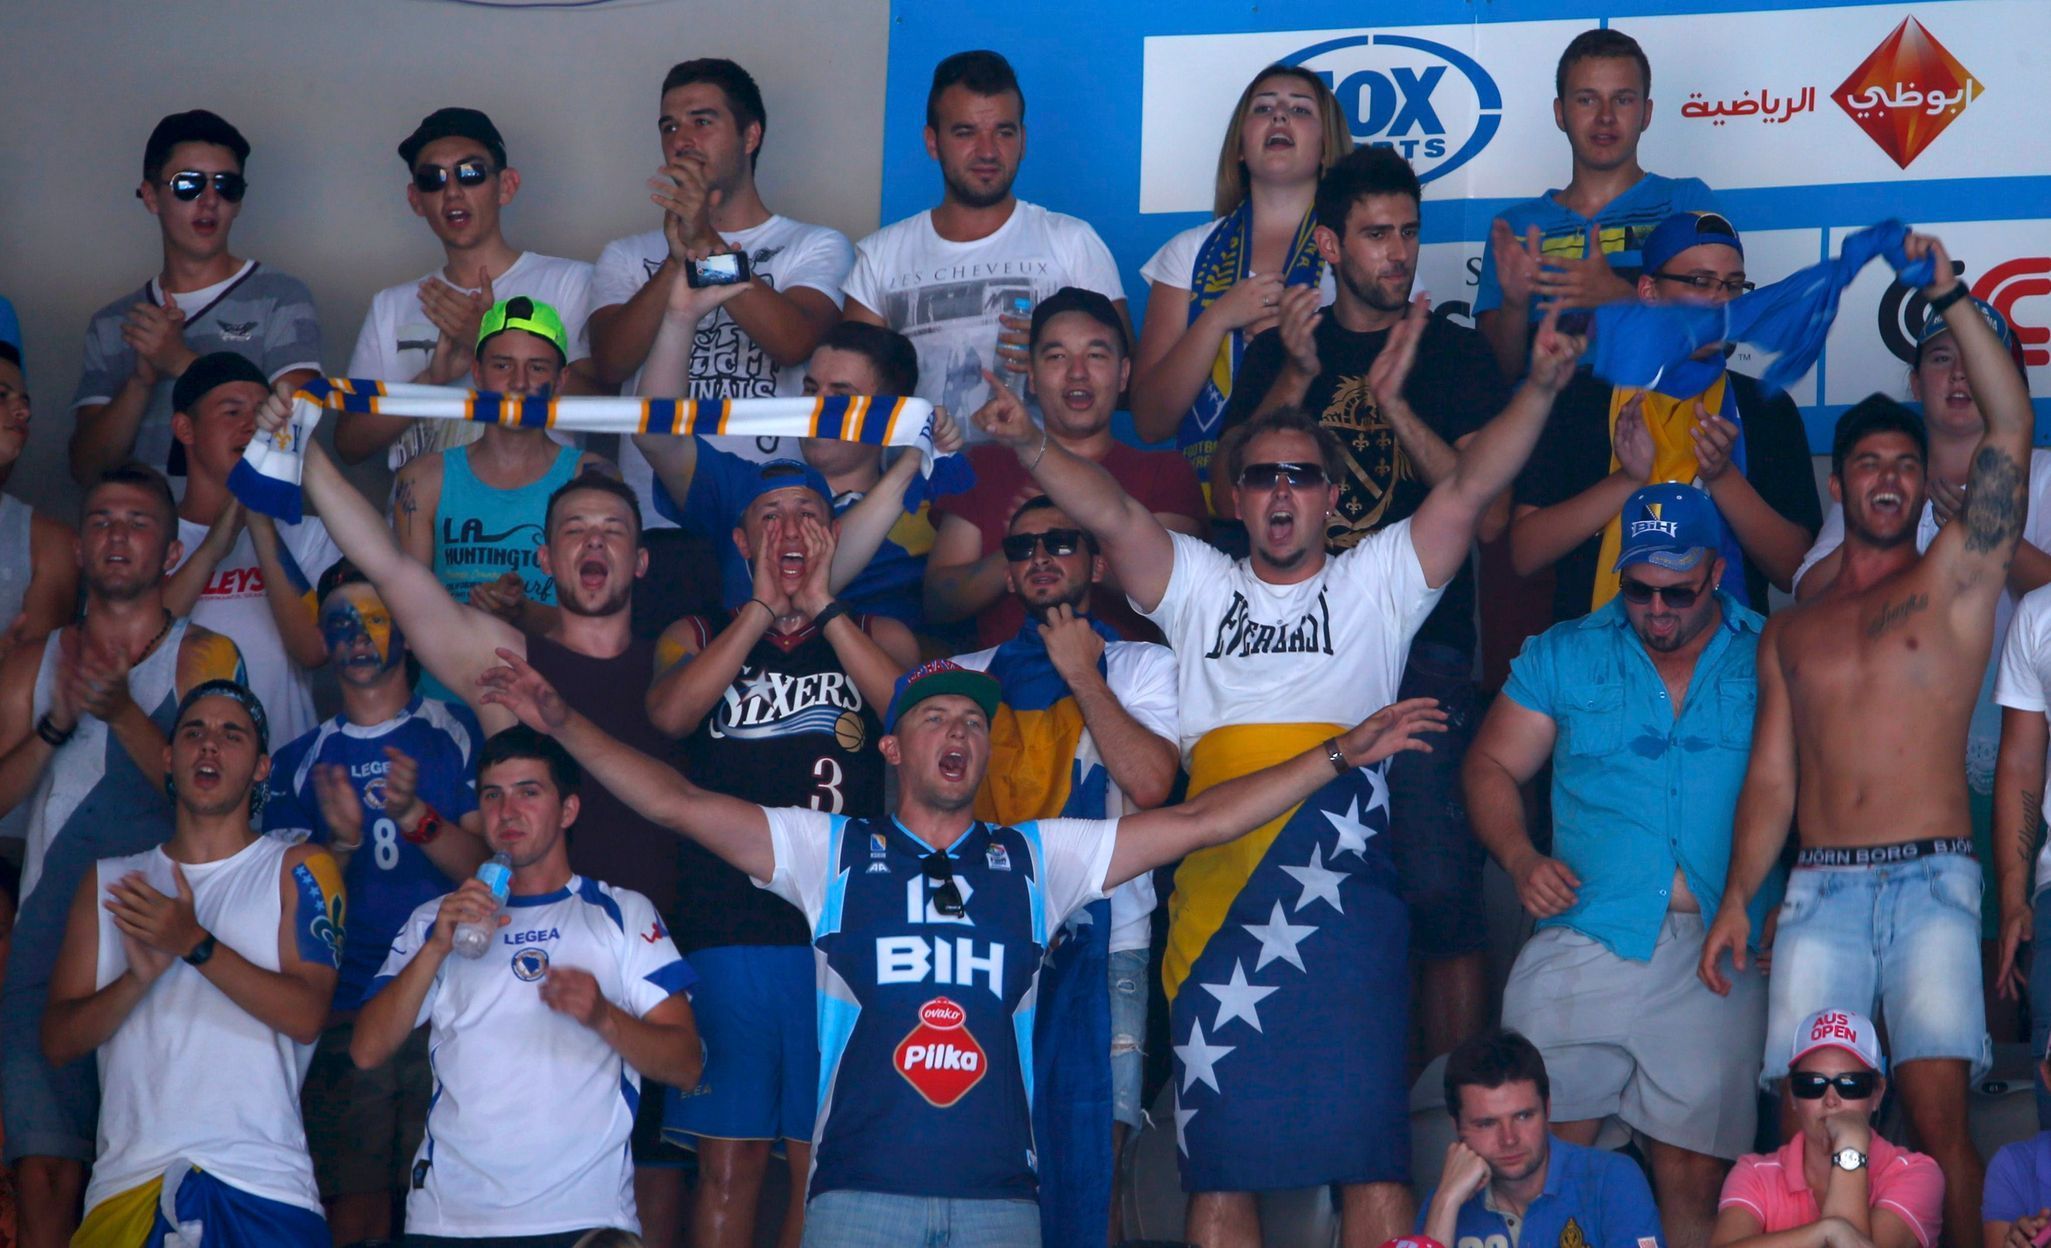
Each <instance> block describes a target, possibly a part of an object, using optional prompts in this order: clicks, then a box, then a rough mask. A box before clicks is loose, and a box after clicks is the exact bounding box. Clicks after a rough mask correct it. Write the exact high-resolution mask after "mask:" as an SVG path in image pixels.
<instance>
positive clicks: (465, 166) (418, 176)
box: [413, 160, 492, 195]
mask: <svg viewBox="0 0 2051 1248" xmlns="http://www.w3.org/2000/svg"><path fill="white" fill-rule="evenodd" d="M449 172H450V171H449V169H448V168H447V167H446V166H444V165H422V166H420V167H419V168H418V169H415V170H414V171H413V186H414V189H416V190H418V191H419V192H420V193H421V194H422V195H432V194H434V193H435V192H436V191H439V190H441V189H442V188H443V187H445V186H447V185H448V184H449ZM455 174H456V185H458V186H483V185H484V184H485V182H487V181H489V180H490V178H491V174H492V169H491V166H490V165H489V164H487V163H486V162H484V161H482V160H464V161H458V162H457V163H456V168H455Z"/></svg>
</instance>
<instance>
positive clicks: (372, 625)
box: [364, 612, 406, 670]
mask: <svg viewBox="0 0 2051 1248" xmlns="http://www.w3.org/2000/svg"><path fill="white" fill-rule="evenodd" d="M364 631H365V632H367V633H369V634H370V644H371V645H373V646H376V647H377V657H378V663H379V664H380V665H381V666H382V667H384V668H385V669H386V670H390V669H391V668H393V667H396V666H398V664H399V663H400V661H401V660H403V659H404V658H405V657H406V643H405V635H404V634H403V633H401V632H400V631H399V622H398V621H397V620H394V619H393V618H392V617H391V616H389V615H386V614H384V613H383V612H378V613H376V614H374V615H372V616H371V617H370V619H369V620H368V621H366V622H365V624H364Z"/></svg>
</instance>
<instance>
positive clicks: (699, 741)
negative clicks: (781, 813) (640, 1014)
mask: <svg viewBox="0 0 2051 1248" xmlns="http://www.w3.org/2000/svg"><path fill="white" fill-rule="evenodd" d="M715 453H716V452H715ZM753 475H754V481H753V482H752V488H751V490H750V491H749V493H751V494H752V495H753V496H752V497H749V496H748V494H740V495H738V496H737V497H734V498H733V499H732V500H731V501H732V502H733V503H736V504H739V506H740V509H741V513H740V520H739V523H737V524H735V525H734V526H733V528H732V530H731V539H730V540H732V542H733V543H734V545H735V546H736V547H737V548H739V549H740V550H741V551H742V552H743V553H745V554H746V556H747V558H748V561H749V563H750V564H751V565H752V567H753V569H754V573H755V577H754V583H753V585H752V586H751V589H752V591H753V592H752V596H751V597H750V598H749V599H748V600H747V601H746V602H744V603H742V604H741V606H740V607H739V608H738V609H737V610H735V611H734V613H733V615H732V617H731V618H730V619H729V620H727V621H726V623H725V625H724V627H720V628H719V630H718V632H717V633H714V631H713V629H714V627H715V624H714V623H713V622H712V621H710V620H706V619H703V618H700V617H698V616H689V617H686V618H685V619H682V620H679V621H678V622H677V623H675V624H673V625H671V626H670V628H669V630H668V631H667V632H665V633H664V634H663V638H662V644H661V648H660V650H659V655H660V661H661V662H662V664H663V666H664V669H665V670H664V672H663V674H662V676H661V677H660V678H659V679H657V680H656V682H655V684H654V686H653V687H651V688H650V689H649V691H648V707H649V716H650V718H651V719H652V720H653V721H654V723H655V725H656V727H658V728H660V729H661V730H662V731H663V732H666V733H668V734H670V735H672V736H676V737H684V738H687V740H686V741H685V746H684V750H685V759H686V764H687V767H688V769H689V771H690V772H691V774H692V775H695V776H702V777H704V778H705V782H706V784H707V785H708V787H711V788H714V789H716V790H718V791H719V792H721V793H724V794H727V795H729V796H732V797H738V798H741V799H743V800H745V801H750V802H756V803H759V804H762V805H767V806H809V807H811V808H812V809H813V810H823V811H826V812H827V813H829V814H839V813H841V812H843V811H847V810H873V809H875V808H876V807H878V806H880V805H882V802H883V756H882V755H881V754H879V753H877V751H876V749H875V741H876V738H877V737H879V736H880V735H881V734H882V718H881V716H880V714H879V711H878V708H880V707H883V706H886V705H888V704H889V701H890V691H891V686H892V684H893V683H894V682H895V681H896V680H897V678H898V676H899V675H900V674H901V673H903V672H904V670H905V669H906V668H908V667H910V666H912V665H913V664H914V663H917V662H918V659H919V652H918V644H917V642H916V641H914V640H913V638H912V635H911V631H910V630H909V629H907V628H905V626H904V625H902V624H900V623H898V622H897V621H896V620H890V619H884V618H881V617H878V616H868V615H860V616H858V615H856V614H854V613H852V612H850V611H849V610H848V607H847V604H846V603H843V602H840V601H838V600H837V599H835V598H834V596H833V593H832V591H831V589H830V588H829V587H828V577H829V574H830V573H831V571H832V565H833V550H834V533H835V530H836V529H837V528H838V526H839V522H838V521H836V520H835V519H834V518H833V503H832V494H831V489H830V487H829V486H828V485H827V484H826V479H825V478H824V477H822V476H821V475H820V474H819V472H818V470H817V469H815V468H812V467H810V466H809V465H807V464H803V463H800V462H798V461H795V460H788V459H780V460H771V461H770V462H769V463H766V464H761V465H758V466H756V467H755V470H754V474H753ZM682 856H683V863H684V869H683V875H682V882H681V884H680V886H679V887H680V893H681V896H680V899H679V906H678V911H677V919H676V922H675V923H674V924H673V925H672V927H671V931H672V933H673V935H674V936H675V938H676V941H677V945H678V947H679V948H680V949H682V950H683V952H684V953H685V955H686V956H688V957H689V958H690V959H691V963H692V966H693V968H694V969H695V970H696V971H697V972H698V975H699V976H700V978H701V980H702V983H703V987H702V988H701V990H700V991H699V993H698V995H697V997H696V999H695V1007H696V1010H697V1014H698V1017H699V1019H700V1022H701V1026H702V1027H703V1031H704V1036H705V1045H706V1053H707V1062H706V1077H705V1088H704V1090H703V1091H702V1092H699V1093H697V1094H694V1095H691V1096H688V1097H679V1098H676V1099H674V1101H673V1103H672V1104H671V1106H670V1107H669V1110H668V1112H667V1113H666V1115H665V1117H664V1128H665V1131H666V1132H667V1133H668V1134H669V1135H670V1136H671V1137H672V1138H677V1137H684V1138H688V1139H689V1140H690V1141H691V1142H692V1143H693V1145H694V1146H695V1147H696V1149H697V1151H698V1158H699V1184H698V1194H697V1199H696V1202H695V1207H694V1210H693V1213H692V1222H693V1226H694V1230H695V1234H694V1235H693V1236H692V1242H693V1243H694V1244H696V1245H699V1246H700V1248H721V1246H724V1245H747V1244H751V1243H753V1242H754V1231H755V1211H756V1203H757V1199H758V1197H759V1195H760V1193H761V1188H762V1179H763V1175H764V1173H765V1172H766V1170H767V1169H768V1166H769V1153H770V1149H771V1147H772V1146H774V1145H775V1144H776V1143H777V1142H778V1141H782V1142H783V1143H784V1146H785V1149H786V1153H787V1157H788V1160H789V1163H790V1167H791V1208H790V1210H789V1212H788V1213H787V1214H786V1215H785V1218H784V1227H783V1233H782V1237H781V1240H780V1242H781V1243H783V1244H784V1245H786V1248H796V1245H797V1243H798V1237H799V1234H800V1232H801V1230H802V1229H803V1226H804V1214H805V1210H804V1188H805V1175H806V1173H807V1172H808V1171H809V1169H810V1167H811V1140H812V1122H813V1118H814V1116H815V1110H816V1103H817V1099H818V1094H819V1047H818V1044H819V1042H818V1031H817V1025H816V1022H815V1015H814V1009H813V1000H812V953H811V949H810V947H809V946H810V943H811V935H810V928H809V926H808V925H807V924H806V922H805V916H804V915H803V914H802V913H801V912H799V911H798V910H797V909H796V908H795V907H793V906H792V905H791V904H790V903H789V902H787V901H785V900H783V899H782V898H779V897H776V896H773V895H771V894H769V893H766V892H764V891H762V890H761V889H758V888H756V887H754V886H753V885H752V884H750V883H749V882H748V878H747V876H746V875H744V874H743V873H741V872H740V871H738V870H736V869H735V868H733V867H731V866H729V865H727V864H726V863H725V862H723V861H721V860H720V859H719V858H718V857H717V856H715V855H714V854H712V853H710V852H709V851H707V850H704V849H702V848H700V847H699V846H698V845H696V844H686V845H685V846H684V847H683V850H682Z"/></svg>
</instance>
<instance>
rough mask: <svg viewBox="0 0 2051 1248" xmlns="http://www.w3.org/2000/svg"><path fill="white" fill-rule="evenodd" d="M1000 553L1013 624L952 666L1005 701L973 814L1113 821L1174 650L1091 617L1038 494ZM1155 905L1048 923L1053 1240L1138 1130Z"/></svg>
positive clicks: (1174, 765)
mask: <svg viewBox="0 0 2051 1248" xmlns="http://www.w3.org/2000/svg"><path fill="white" fill-rule="evenodd" d="M993 449H998V450H1001V449H1002V448H993ZM1015 462H1016V461H1014V463H1015ZM1003 553H1004V559H1005V562H1006V564H1007V565H1008V568H1009V570H1008V572H1007V574H1006V585H1007V588H1009V589H1010V591H1011V593H1012V595H1013V597H1015V598H1016V599H1017V600H1018V602H1019V603H1020V604H1021V605H1023V606H1024V608H1025V610H1026V615H1027V618H1026V621H1025V623H1023V624H1022V625H1020V626H1019V630H1018V634H1017V636H1015V637H1013V638H1012V639H1011V640H1009V641H1007V642H1005V643H1004V644H1003V645H1001V646H993V647H991V648H990V649H987V650H978V651H976V652H975V653H973V654H964V655H959V656H957V657H956V658H955V660H954V661H955V662H956V663H959V664H960V665H961V666H963V667H965V668H971V669H974V670H977V671H986V672H989V673H990V674H991V675H992V676H995V677H996V678H997V682H998V685H999V686H1000V687H1001V688H1002V689H1003V691H1004V701H1003V704H1002V705H1000V706H999V707H998V708H997V713H996V716H995V717H994V719H993V720H992V722H991V725H990V750H991V766H990V770H989V772H988V774H987V775H986V776H985V777H984V780H983V787H982V789H981V790H979V791H978V793H977V795H976V812H977V813H978V814H979V815H982V816H983V817H984V818H988V819H995V820H998V821H1000V822H1004V823H1019V822H1023V821H1024V820H1027V819H1040V818H1055V817H1060V816H1067V817H1073V818H1086V819H1115V818H1117V817H1118V816H1120V815H1123V814H1128V813H1133V812H1136V811H1141V810H1151V809H1153V808H1154V807H1156V806H1159V805H1160V804H1161V803H1163V802H1165V801H1167V800H1168V794H1169V791H1170V790H1171V789H1173V788H1174V786H1175V773H1176V770H1177V769H1178V767H1179V766H1180V764H1181V758H1180V753H1179V751H1178V750H1177V749H1176V745H1175V743H1176V740H1177V731H1176V727H1177V721H1176V715H1175V656H1174V655H1173V654H1172V653H1170V652H1169V650H1168V648H1167V647H1166V646H1158V645H1153V644H1150V643H1147V642H1135V641H1124V640H1121V639H1120V638H1119V637H1118V636H1117V635H1116V634H1115V633H1113V632H1112V631H1111V630H1110V629H1109V628H1107V627H1105V626H1104V624H1103V623H1102V622H1100V621H1099V620H1098V619H1097V618H1096V614H1095V609H1096V599H1097V594H1098V586H1099V585H1100V584H1101V583H1102V581H1103V579H1104V557H1103V555H1101V554H1100V553H1098V550H1097V539H1096V538H1094V537H1092V536H1090V534H1089V533H1087V532H1085V531H1084V530H1083V529H1082V528H1081V527H1079V526H1078V525H1077V524H1076V523H1075V521H1073V520H1071V519H1069V518H1068V516H1067V514H1066V513H1064V512H1063V511H1062V510H1061V509H1060V508H1059V507H1056V506H1055V505H1054V504H1053V503H1052V502H1049V501H1048V500H1047V498H1046V497H1045V496H1044V495H1040V496H1036V497H1034V498H1032V499H1029V500H1027V502H1026V504H1025V505H1024V506H1023V507H1020V508H1019V509H1018V514H1016V515H1014V516H1013V517H1012V518H1011V524H1010V526H1009V529H1008V531H1007V532H1006V533H1005V536H1004V544H1003ZM1154 904H1155V896H1154V882H1153V877H1152V875H1150V874H1142V875H1138V876H1135V877H1134V878H1132V879H1131V880H1128V881H1126V882H1125V883H1123V884H1120V885H1119V886H1118V887H1117V889H1116V890H1114V891H1113V892H1112V894H1111V897H1110V899H1109V900H1108V901H1103V902H1092V903H1091V904H1090V905H1089V906H1088V907H1087V908H1086V909H1085V910H1084V911H1081V912H1078V914H1077V915H1076V916H1075V918H1074V919H1072V920H1071V921H1070V922H1069V924H1068V926H1067V927H1065V928H1063V929H1062V932H1061V934H1060V937H1059V938H1058V940H1057V941H1056V943H1055V945H1054V947H1053V948H1054V952H1053V954H1052V956H1051V957H1050V959H1049V961H1048V964H1047V966H1046V967H1045V969H1043V970H1042V971H1041V978H1040V1008H1039V1010H1038V1012H1037V1013H1036V1015H1035V1018H1034V1026H1035V1031H1036V1038H1037V1041H1038V1045H1039V1049H1038V1067H1039V1069H1038V1070H1037V1071H1036V1072H1035V1073H1036V1079H1035V1085H1034V1086H1035V1087H1036V1089H1037V1090H1038V1099H1037V1100H1036V1102H1035V1105H1034V1132H1035V1135H1036V1137H1037V1139H1038V1141H1039V1149H1040V1157H1041V1166H1040V1216H1041V1219H1042V1223H1043V1226H1044V1227H1046V1228H1047V1229H1048V1230H1049V1235H1048V1239H1049V1242H1052V1243H1068V1242H1071V1241H1074V1242H1081V1241H1082V1240H1083V1239H1085V1238H1087V1239H1089V1240H1090V1241H1092V1242H1094V1241H1096V1240H1101V1239H1104V1238H1105V1237H1106V1233H1107V1231H1108V1230H1109V1229H1110V1228H1108V1227H1107V1226H1106V1225H1105V1220H1106V1216H1107V1213H1108V1212H1109V1211H1110V1210H1111V1206H1112V1202H1111V1194H1112V1192H1113V1191H1114V1190H1115V1183H1116V1168H1117V1158H1118V1157H1119V1156H1120V1155H1122V1154H1123V1152H1124V1143H1125V1138H1126V1136H1127V1135H1128V1134H1129V1133H1130V1132H1131V1131H1133V1130H1135V1129H1137V1128H1138V1126H1139V1125H1140V1123H1141V1121H1142V1117H1141V1108H1140V1107H1141V1091H1140V1085H1141V1081H1142V1077H1143V1075H1144V1073H1145V1070H1144V1067H1145V1062H1146V1054H1145V1052H1144V1050H1143V1049H1142V1047H1141V1046H1142V1045H1144V1044H1145V1042H1146V1037H1147V1002H1148V998H1149V996H1150V995H1151V994H1150V993H1149V991H1148V982H1147V954H1148V951H1149V949H1150V948H1151V946H1152V944H1153V924H1152V922H1151V919H1152V916H1153V912H1154ZM1107 988H1108V995H1107V991H1106V990H1107ZM1106 1118H1109V1119H1110V1121H1111V1129H1110V1131H1108V1132H1107V1131H1105V1130H1104V1120H1105V1119H1106ZM1055 1228H1075V1230H1074V1232H1073V1234H1070V1233H1069V1232H1068V1231H1067V1230H1065V1229H1064V1230H1062V1231H1061V1232H1060V1233H1054V1231H1055ZM1112 1238H1113V1239H1114V1240H1115V1238H1116V1237H1115V1236H1113V1237H1112Z"/></svg>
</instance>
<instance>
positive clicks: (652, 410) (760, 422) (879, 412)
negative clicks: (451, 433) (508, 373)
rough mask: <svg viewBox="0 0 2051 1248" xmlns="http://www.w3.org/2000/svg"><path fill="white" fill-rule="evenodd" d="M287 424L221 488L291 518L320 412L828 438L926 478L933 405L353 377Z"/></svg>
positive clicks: (301, 397)
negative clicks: (907, 458) (534, 389)
mask: <svg viewBox="0 0 2051 1248" xmlns="http://www.w3.org/2000/svg"><path fill="white" fill-rule="evenodd" d="M293 397H294V399H295V402H294V404H293V410H292V418H291V420H290V421H289V422H287V424H286V426H285V427H284V428H283V429H280V430H279V431H278V432H277V433H276V434H274V435H272V436H270V437H259V438H254V439H251V441H250V443H249V446H248V448H247V449H246V450H244V451H243V453H242V462H241V463H239V464H236V465H235V467H234V469H233V470H232V471H231V472H230V473H229V474H228V488H229V490H231V491H232V492H233V493H234V495H235V497H237V498H239V499H241V500H242V502H243V503H244V505H246V506H249V507H253V508H255V509H256V510H258V511H260V512H262V513H264V514H265V515H267V516H275V517H277V518H278V519H280V520H286V521H291V522H295V523H296V522H297V521H298V520H300V519H301V518H302V516H303V515H304V508H303V505H302V503H301V500H300V494H299V482H300V473H301V471H302V469H303V468H304V465H305V446H306V441H307V439H308V438H311V437H312V436H313V433H314V430H315V429H317V428H319V426H320V419H321V414H322V413H323V412H326V411H337V412H375V413H378V414H380V415H384V416H407V417H412V418H415V419H420V420H474V421H480V422H483V423H485V424H494V425H505V426H508V427H511V428H520V429H554V430H557V431H559V432H562V433H624V434H636V433H659V434H668V435H672V436H682V435H684V434H690V433H698V434H708V435H709V434H726V435H729V436H737V437H779V438H831V439H834V440H836V441H841V442H867V443H869V444H871V445H873V446H903V447H912V448H915V449H917V450H918V452H919V454H920V456H921V458H922V459H923V460H924V461H925V471H926V472H927V473H928V474H929V475H930V474H931V473H932V471H933V468H934V462H935V459H936V456H935V453H934V451H933V405H932V404H931V403H928V402H927V401H926V400H924V399H915V398H897V397H894V396H875V397H869V396H863V395H820V396H819V397H817V398H790V399H704V400H696V399H651V398H606V397H589V396H574V397H569V398H546V397H534V398H518V397H513V396H508V395H498V394H490V393H481V392H475V391H470V390H456V389H451V388H448V387H445V386H419V385H410V384H403V385H402V384H399V383H390V382H382V381H365V380H359V379H356V378H329V377H316V378H314V379H313V380H312V381H309V382H307V383H306V384H305V385H304V386H301V387H300V388H299V391H298V393H297V394H295V395H294V396H293Z"/></svg>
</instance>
